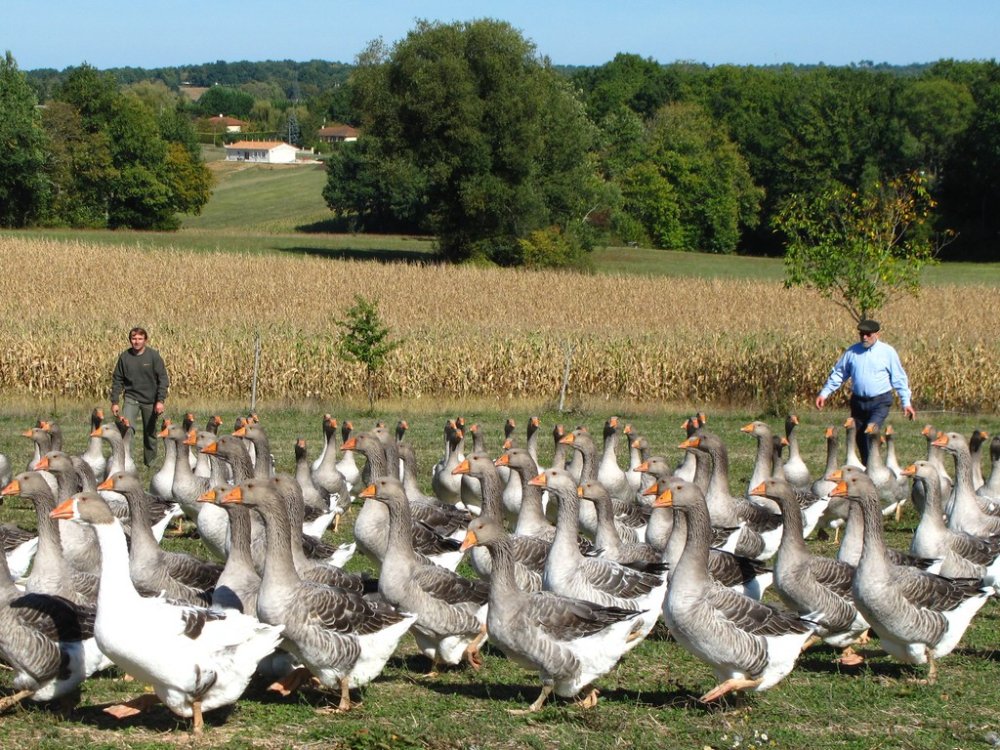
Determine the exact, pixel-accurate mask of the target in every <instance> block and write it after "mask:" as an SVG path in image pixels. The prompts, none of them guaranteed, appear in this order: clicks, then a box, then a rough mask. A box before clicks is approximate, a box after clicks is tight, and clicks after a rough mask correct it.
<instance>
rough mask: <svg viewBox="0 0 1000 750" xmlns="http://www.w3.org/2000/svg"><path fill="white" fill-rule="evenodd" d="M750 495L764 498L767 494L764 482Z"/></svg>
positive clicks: (751, 491)
mask: <svg viewBox="0 0 1000 750" xmlns="http://www.w3.org/2000/svg"><path fill="white" fill-rule="evenodd" d="M750 494H751V495H753V496H755V497H764V496H765V495H766V494H767V493H766V491H765V487H764V482H761V483H760V484H758V485H757V486H756V487H754V488H753V489H752V490H750Z"/></svg>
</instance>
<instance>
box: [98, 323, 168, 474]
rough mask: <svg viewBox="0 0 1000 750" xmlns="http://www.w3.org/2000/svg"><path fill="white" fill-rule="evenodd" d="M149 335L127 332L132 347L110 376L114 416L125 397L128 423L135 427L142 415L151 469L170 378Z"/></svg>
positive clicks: (145, 454) (135, 330)
mask: <svg viewBox="0 0 1000 750" xmlns="http://www.w3.org/2000/svg"><path fill="white" fill-rule="evenodd" d="M148 339H149V335H148V334H147V333H146V329H145V328H138V327H137V328H133V329H132V330H131V331H129V332H128V340H129V343H131V344H132V346H131V347H130V348H128V349H126V350H125V351H123V352H122V353H121V355H120V356H119V357H118V363H117V364H116V365H115V369H114V372H113V373H112V374H111V413H112V414H114V415H115V416H116V417H117V416H118V415H119V413H120V410H119V407H118V400H119V399H120V398H121V397H122V395H124V397H125V409H124V416H125V419H127V420H128V421H129V423H130V424H132V425H133V426H134V425H135V424H136V423H137V422H138V421H139V415H140V414H141V415H142V445H143V460H144V461H145V462H146V466H149V465H151V464H152V463H153V461H155V460H156V433H157V430H156V418H157V417H158V416H159V415H160V414H162V413H163V402H164V401H166V400H167V388H168V387H169V386H170V378H169V376H168V375H167V368H166V365H164V364H163V358H162V357H160V353H159V352H158V351H156V350H155V349H153V348H151V347H148V346H146V341H147V340H148Z"/></svg>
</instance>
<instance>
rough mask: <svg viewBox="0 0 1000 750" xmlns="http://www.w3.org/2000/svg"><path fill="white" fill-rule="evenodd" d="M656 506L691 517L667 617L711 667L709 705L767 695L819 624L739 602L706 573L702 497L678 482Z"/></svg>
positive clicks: (707, 525)
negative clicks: (736, 695) (749, 693)
mask: <svg viewBox="0 0 1000 750" xmlns="http://www.w3.org/2000/svg"><path fill="white" fill-rule="evenodd" d="M661 489H662V492H661V493H660V495H659V496H658V497H657V498H656V500H655V501H654V503H653V505H654V506H658V507H667V508H674V509H675V511H679V512H681V513H684V514H685V516H686V518H687V530H686V536H685V545H684V552H683V554H682V555H681V556H680V560H679V561H678V563H677V566H676V567H675V568H674V570H673V571H671V574H670V585H669V588H668V591H667V596H666V598H665V599H664V603H663V619H664V620H665V621H666V623H667V626H668V627H669V628H670V633H671V634H672V635H673V636H674V638H675V639H676V640H677V642H678V643H679V644H680V645H681V646H683V647H684V648H685V649H686V650H688V651H689V652H691V653H692V654H694V655H695V656H696V657H698V658H699V659H701V660H702V661H704V662H706V663H707V664H708V665H709V666H710V667H712V670H713V672H714V673H715V677H716V679H717V680H718V684H717V685H716V686H715V687H714V688H712V689H711V690H709V691H708V692H707V693H705V694H704V695H702V696H701V701H702V702H703V703H708V702H711V701H715V700H718V699H719V698H721V697H722V696H724V695H726V694H728V693H730V692H732V691H734V690H754V691H758V692H760V691H764V690H768V689H769V688H771V687H774V685H776V684H777V683H778V682H780V681H781V680H782V679H783V678H784V677H786V676H787V675H788V673H789V672H791V671H792V669H793V668H794V666H795V661H796V659H797V658H798V655H799V653H800V652H801V650H802V646H803V645H804V644H805V643H806V641H807V640H809V638H810V637H811V636H812V634H813V626H812V625H811V624H810V623H808V622H806V621H805V620H803V619H801V618H799V617H796V616H795V615H792V614H790V613H788V612H782V611H780V610H778V609H775V608H774V607H771V606H768V605H766V604H762V603H761V602H758V601H756V600H754V599H750V598H749V597H746V596H741V595H740V594H737V593H736V592H734V591H732V590H731V589H728V588H726V587H725V586H722V585H720V584H718V583H716V582H714V581H712V579H711V578H710V577H709V575H708V550H709V542H710V539H711V533H712V532H711V520H710V516H709V511H708V504H707V502H706V499H705V495H704V493H703V492H702V491H701V490H700V489H699V488H698V487H697V486H696V485H695V484H693V483H691V482H686V481H684V480H683V479H677V478H675V479H672V480H671V481H670V482H669V483H668V484H667V486H666V487H664V488H661Z"/></svg>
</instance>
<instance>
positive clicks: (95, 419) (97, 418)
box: [80, 406, 108, 481]
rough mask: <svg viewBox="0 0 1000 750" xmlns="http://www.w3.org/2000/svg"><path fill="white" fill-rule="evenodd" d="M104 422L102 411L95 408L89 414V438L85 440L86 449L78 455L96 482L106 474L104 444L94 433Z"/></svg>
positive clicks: (106, 460)
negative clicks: (90, 470)
mask: <svg viewBox="0 0 1000 750" xmlns="http://www.w3.org/2000/svg"><path fill="white" fill-rule="evenodd" d="M103 421H104V409H102V408H101V407H99V406H95V407H94V410H93V411H92V412H90V437H88V438H87V449H86V450H85V451H84V452H83V453H81V454H80V458H82V459H83V460H84V461H86V462H87V465H88V466H90V468H91V469H92V470H93V472H94V478H95V479H96V480H97V481H101V480H102V479H104V477H105V475H106V473H107V466H108V459H107V457H105V455H104V442H103V441H102V440H101V438H100V437H99V436H97V435H94V432H95V431H96V430H97V429H98V428H99V427H100V426H101V423H102V422H103Z"/></svg>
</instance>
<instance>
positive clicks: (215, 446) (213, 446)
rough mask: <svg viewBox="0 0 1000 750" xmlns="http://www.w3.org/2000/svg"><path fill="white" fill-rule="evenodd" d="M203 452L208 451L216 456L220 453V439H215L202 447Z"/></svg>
mask: <svg viewBox="0 0 1000 750" xmlns="http://www.w3.org/2000/svg"><path fill="white" fill-rule="evenodd" d="M201 453H207V454H208V455H210V456H216V455H218V453H219V441H218V440H214V441H212V442H211V443H209V444H208V445H206V446H205V447H204V448H202V449H201Z"/></svg>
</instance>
